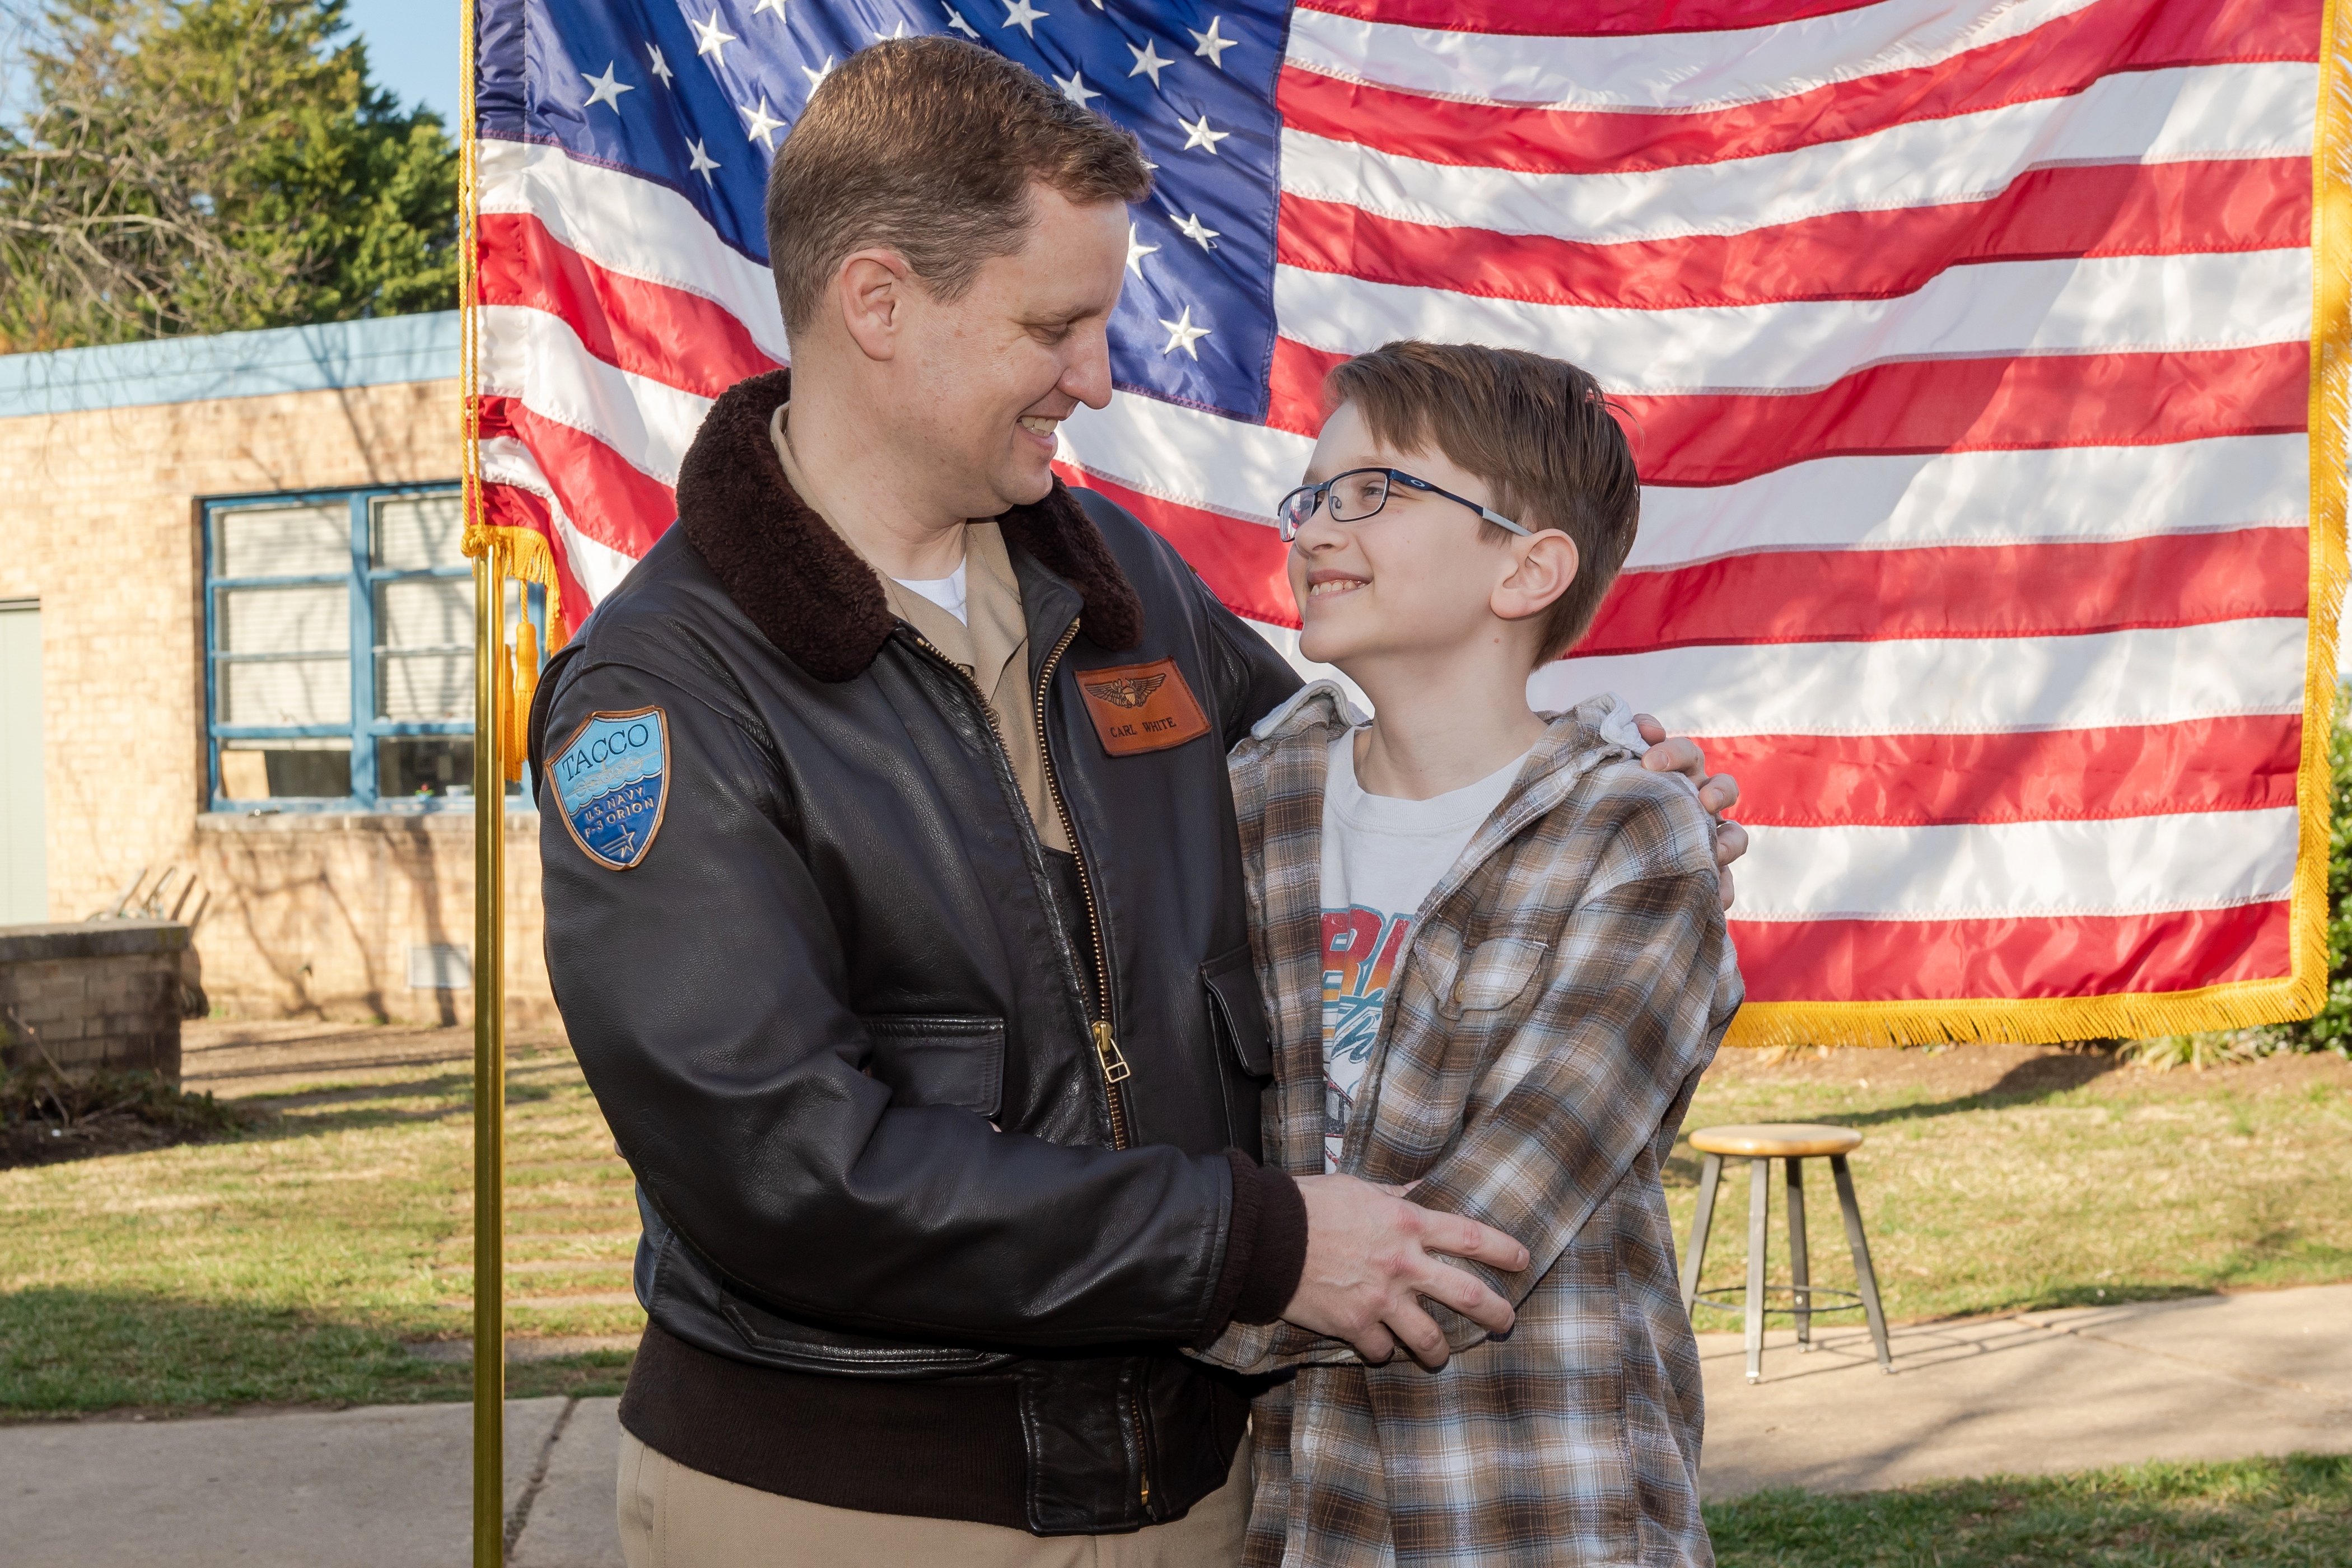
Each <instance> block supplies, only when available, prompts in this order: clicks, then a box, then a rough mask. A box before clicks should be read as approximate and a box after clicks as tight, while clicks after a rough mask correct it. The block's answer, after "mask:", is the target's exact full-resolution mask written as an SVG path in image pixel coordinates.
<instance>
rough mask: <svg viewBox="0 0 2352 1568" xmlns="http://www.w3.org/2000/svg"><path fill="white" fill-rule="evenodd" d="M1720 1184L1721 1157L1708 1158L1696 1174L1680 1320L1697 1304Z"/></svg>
mask: <svg viewBox="0 0 2352 1568" xmlns="http://www.w3.org/2000/svg"><path fill="white" fill-rule="evenodd" d="M1722 1180H1723V1156H1722V1155H1720V1154H1709V1155H1708V1156H1707V1157H1706V1165H1705V1166H1704V1167H1702V1168H1701V1170H1700V1171H1699V1173H1698V1212H1697V1213H1696V1214H1695V1215H1691V1238H1690V1246H1689V1247H1687V1248H1686V1249H1685V1251H1684V1253H1683V1316H1684V1317H1685V1318H1687V1317H1689V1316H1690V1314H1691V1303H1693V1302H1694V1301H1696V1300H1698V1271H1699V1266H1700V1265H1701V1264H1703V1263H1705V1262H1706V1232H1707V1227H1708V1226H1711V1225H1713V1224H1714V1223H1715V1189H1716V1187H1717V1184H1719V1183H1721V1182H1722Z"/></svg>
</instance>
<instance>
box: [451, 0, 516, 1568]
mask: <svg viewBox="0 0 2352 1568" xmlns="http://www.w3.org/2000/svg"><path fill="white" fill-rule="evenodd" d="M459 10H460V13H461V15H460V16H459V21H458V26H459V27H460V28H461V29H462V31H463V38H462V41H461V43H460V44H459V47H458V62H459V64H458V71H459V74H458V83H457V104H458V110H457V148H458V153H457V157H458V173H457V279H458V282H457V289H458V300H457V307H458V329H457V342H458V361H459V363H458V372H457V374H458V384H459V397H460V403H461V406H462V409H463V414H462V418H463V419H464V422H465V435H464V455H463V462H464V472H465V480H466V500H465V505H466V546H467V553H468V554H470V555H472V556H473V557H474V1568H501V1564H503V1563H504V1562H505V1561H506V1484H505V1483H506V1382H507V1355H506V1202H505V1200H506V1100H507V1097H506V1029H505V1015H506V1006H505V1002H506V832H505V827H506V824H505V812H506V793H507V792H506V768H505V759H504V757H502V756H501V755H500V752H502V751H503V750H504V742H505V739H506V728H507V727H506V724H505V722H504V720H505V718H506V715H505V712H504V710H503V708H502V705H501V702H500V698H501V696H502V695H503V694H504V692H505V690H506V686H507V679H508V671H507V668H506V665H507V660H506V658H505V657H504V656H505V653H506V583H505V577H506V572H505V565H506V559H505V558H506V552H505V550H504V549H502V548H501V547H500V545H499V542H498V540H497V539H496V537H495V536H494V535H493V534H492V533H491V532H490V531H489V530H488V528H487V527H486V526H485V522H486V520H485V518H484V517H483V515H482V474H481V417H480V416H481V343H480V335H481V310H480V304H481V300H480V298H479V279H478V263H479V259H480V258H479V255H478V248H479V243H480V242H479V233H478V218H479V215H480V209H481V185H480V180H481V142H480V136H481V128H480V125H479V123H478V116H477V115H476V113H475V108H474V76H475V65H474V41H475V40H474V0H463V3H462V4H461V5H460V7H459Z"/></svg>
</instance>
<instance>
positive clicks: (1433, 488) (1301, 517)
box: [1274, 468, 1535, 544]
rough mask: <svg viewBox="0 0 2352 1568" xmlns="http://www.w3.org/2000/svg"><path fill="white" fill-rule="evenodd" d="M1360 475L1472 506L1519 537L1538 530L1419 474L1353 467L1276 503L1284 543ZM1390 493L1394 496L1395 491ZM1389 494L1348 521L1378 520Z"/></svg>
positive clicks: (1497, 525)
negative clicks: (1298, 504)
mask: <svg viewBox="0 0 2352 1568" xmlns="http://www.w3.org/2000/svg"><path fill="white" fill-rule="evenodd" d="M1358 474H1385V475H1386V476H1388V479H1389V480H1390V482H1391V487H1393V486H1395V485H1403V486H1405V487H1406V488H1407V489H1416V490H1422V491H1424V492H1426V493H1428V494H1430V495H1433V496H1444V498H1445V499H1446V500H1450V501H1453V502H1454V503H1455V504H1456V505H1458V506H1466V507H1468V508H1469V509H1470V510H1472V511H1475V512H1476V513H1477V514H1478V515H1479V516H1480V517H1482V518H1484V519H1486V521H1488V522H1491V523H1493V524H1495V526H1496V527H1497V528H1507V529H1509V530H1510V531H1512V532H1513V533H1516V534H1517V535H1519V537H1521V538H1522V539H1524V538H1526V537H1528V535H1530V534H1532V533H1533V532H1535V530H1533V529H1531V528H1522V527H1520V526H1519V525H1518V524H1517V523H1516V522H1513V521H1511V520H1510V519H1509V518H1507V517H1505V516H1504V515H1503V514H1502V513H1501V512H1499V511H1496V510H1493V509H1492V508H1491V507H1483V506H1480V505H1479V504H1478V503H1477V502H1476V501H1475V500H1471V499H1470V498H1469V497H1468V496H1458V495H1455V494H1454V492H1453V491H1452V490H1449V489H1444V488H1443V487H1441V486H1437V485H1433V484H1431V483H1430V482H1429V481H1428V480H1427V479H1423V478H1421V477H1420V476H1419V475H1418V474H1408V473H1406V472H1405V471H1404V470H1403V469H1402V468H1349V470H1348V471H1347V472H1346V473H1344V474H1333V475H1332V476H1331V477H1330V478H1329V479H1325V480H1324V481H1323V482H1322V483H1321V484H1319V485H1301V486H1299V487H1298V488H1297V489H1295V490H1292V491H1291V492H1290V493H1289V494H1288V495H1286V496H1284V497H1283V498H1282V500H1279V501H1276V503H1275V508H1274V521H1275V527H1276V531H1278V532H1280V533H1281V535H1282V542H1284V543H1285V544H1288V543H1290V542H1292V541H1294V540H1296V539H1297V537H1298V531H1299V530H1300V529H1301V528H1303V527H1304V526H1306V523H1307V519H1309V518H1311V517H1313V516H1314V515H1315V513H1316V511H1317V510H1318V509H1320V508H1321V506H1322V505H1323V502H1324V500H1325V499H1326V498H1327V497H1328V496H1329V495H1330V493H1331V487H1332V486H1333V485H1336V484H1338V483H1339V481H1340V480H1341V479H1354V478H1355V477H1356V476H1357V475H1358ZM1390 493H1391V494H1393V493H1394V490H1393V488H1392V489H1391V491H1390ZM1300 496H1309V497H1311V498H1312V499H1311V500H1308V502H1307V505H1306V507H1305V508H1304V509H1303V510H1300V512H1299V514H1298V516H1297V518H1296V519H1295V520H1294V519H1293V518H1292V517H1291V515H1290V510H1291V509H1290V503H1291V502H1292V501H1294V500H1297V498H1298V497H1300ZM1388 504H1389V497H1388V495H1382V496H1381V504H1380V505H1379V506H1376V507H1374V508H1372V510H1370V511H1368V512H1366V513H1365V514H1364V515H1363V516H1362V517H1351V518H1347V519H1345V520H1344V521H1347V522H1350V523H1355V522H1362V521H1366V520H1367V519H1370V518H1375V517H1378V516H1380V515H1381V512H1382V511H1384V510H1387V509H1388ZM1331 521H1334V522H1339V521H1343V520H1342V519H1339V518H1336V517H1335V518H1333V519H1332V520H1331Z"/></svg>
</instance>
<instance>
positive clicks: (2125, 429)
mask: <svg viewBox="0 0 2352 1568" xmlns="http://www.w3.org/2000/svg"><path fill="white" fill-rule="evenodd" d="M1348 357H1349V356H1348V355H1346V354H1339V353H1328V352H1326V351H1325V350H1322V349H1311V348H1308V347H1307V345H1306V344H1304V343H1298V342H1292V341H1291V340H1289V339H1287V338H1280V337H1277V338H1276V340H1275V344H1274V365H1273V370H1272V374H1270V376H1269V377H1268V382H1267V392H1268V398H1267V410H1266V423H1267V424H1268V425H1271V426H1275V427H1276V429H1281V430H1296V431H1300V432H1303V433H1305V434H1307V435H1313V434H1314V433H1315V432H1316V431H1317V430H1318V429H1320V428H1321V426H1322V416H1321V401H1322V398H1321V392H1322V384H1323V377H1324V376H1325V375H1326V374H1328V373H1329V372H1330V370H1331V368H1332V367H1333V366H1335V365H1337V364H1339V363H1341V362H1343V361H1345V360H1346V359H1347V358H1348ZM2310 360H2311V350H2310V347H2309V345H2308V344H2305V343H2300V342H2294V343H2265V344H2260V345H2257V346H2255V347H2252V348H2240V349H2208V350H2200V351H2183V352H2174V353H2097V354H2025V355H2008V356H1988V357H1985V358H1974V359H1936V360H1906V361H1901V362H1898V363H1893V364H1882V365H1873V366H1870V367H1868V368H1866V369H1864V370H1859V371H1855V372H1854V373H1853V374H1850V375H1846V376H1843V377H1842V378H1840V379H1839V380H1838V381H1836V382H1834V383H1832V384H1831V385H1829V386H1826V387H1823V388H1821V389H1820V390H1818V391H1812V392H1790V393H1698V394H1691V395H1671V396H1669V395H1655V394H1646V393H1614V394H1612V402H1614V403H1615V404H1617V405H1619V406H1620V407H1621V408H1622V409H1623V410H1624V418H1623V423H1624V425H1625V426H1626V433H1627V435H1628V436H1630V437H1632V439H1633V454H1634V458H1635V460H1636V461H1637V462H1638V463H1639V464H1640V466H1641V470H1642V482H1643V484H1651V485H1728V484H1736V483H1738V481H1740V480H1742V479H1754V478H1755V477H1756V476H1758V475H1759V474H1769V473H1772V472H1775V471H1776V470H1778V469H1780V468H1787V467H1789V466H1790V464H1792V463H1801V462H1804V461H1805V460H1807V459H1808V458H1830V457H1841V456H1849V455H1855V456H1858V455H1864V454H1874V453H1889V452H1907V453H1926V452H1971V451H1992V450H2002V449H2009V450H2015V449H2018V448H2039V447H2142V446H2160V445H2164V444H2167V443H2169V442H2174V441H2194V440H2199V439H2201V438H2203V437H2210V436H2274V435H2289V434H2298V433H2300V432H2302V431H2303V430H2304V429H2305V427H2306V426H2305V418H2306V396H2307V393H2308V388H2309V381H2310Z"/></svg>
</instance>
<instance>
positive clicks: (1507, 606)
mask: <svg viewBox="0 0 2352 1568" xmlns="http://www.w3.org/2000/svg"><path fill="white" fill-rule="evenodd" d="M1510 550H1511V553H1512V555H1513V556H1515V557H1516V558H1517V565H1516V566H1514V567H1513V568H1512V571H1511V574H1510V575H1509V576H1507V577H1506V578H1504V579H1503V580H1502V581H1501V582H1500V583H1497V584H1495V592H1494V595H1493V597H1491V598H1490V599H1489V600H1488V601H1487V604H1488V605H1489V606H1490V607H1491V608H1492V609H1493V610H1494V612H1495V614H1496V615H1497V616H1501V617H1502V618H1503V619H1504V620H1507V621H1524V620H1526V619H1528V617H1529V616H1539V615H1541V614H1543V613H1544V612H1545V611H1546V610H1548V609H1549V608H1551V605H1552V601H1554V600H1555V599H1558V598H1559V596H1560V595H1562V594H1565V593H1567V592H1568V585H1569V584H1570V583H1573V582H1575V581H1576V570H1577V565H1578V561H1577V553H1576V541H1574V540H1573V539H1570V537H1569V536H1568V535H1567V534H1565V533H1562V532H1561V531H1559V530H1558V529H1556V528H1547V529H1545V530H1544V531H1542V532H1540V533H1536V534H1531V535H1529V536H1528V538H1525V539H1514V540H1513V541H1511V544H1510Z"/></svg>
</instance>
